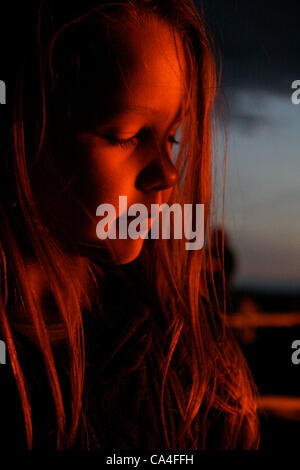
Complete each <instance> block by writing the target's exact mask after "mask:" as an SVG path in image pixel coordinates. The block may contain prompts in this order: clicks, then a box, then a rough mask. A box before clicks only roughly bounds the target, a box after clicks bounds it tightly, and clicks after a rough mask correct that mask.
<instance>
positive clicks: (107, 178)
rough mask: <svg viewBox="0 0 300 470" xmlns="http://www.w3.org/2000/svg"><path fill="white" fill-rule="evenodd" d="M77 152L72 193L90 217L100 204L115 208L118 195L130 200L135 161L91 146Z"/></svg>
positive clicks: (133, 183)
mask: <svg viewBox="0 0 300 470" xmlns="http://www.w3.org/2000/svg"><path fill="white" fill-rule="evenodd" d="M80 153H81V158H80V159H79V165H78V169H77V171H76V173H77V175H78V177H77V178H76V182H75V185H76V193H77V194H78V196H79V198H80V201H81V203H82V204H84V205H85V207H86V209H87V210H88V211H89V212H90V213H91V214H92V215H95V213H96V209H97V207H98V206H99V204H103V203H109V204H113V205H114V206H115V207H116V209H117V208H118V204H119V196H120V195H126V196H127V197H128V200H130V199H131V197H132V196H133V195H134V193H135V192H136V189H135V181H136V178H137V175H138V173H139V171H140V168H139V166H138V162H137V161H135V160H134V159H133V158H128V157H127V158H124V157H122V154H121V155H120V153H118V152H114V151H111V150H110V151H105V150H103V149H101V150H100V149H98V148H97V146H95V145H88V146H82V147H81V149H80Z"/></svg>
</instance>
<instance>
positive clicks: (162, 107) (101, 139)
mask: <svg viewBox="0 0 300 470" xmlns="http://www.w3.org/2000/svg"><path fill="white" fill-rule="evenodd" d="M152 23H153V24H151V25H150V24H147V25H145V26H143V27H136V28H131V29H130V30H129V31H127V32H126V36H124V37H123V36H122V37H118V38H116V39H115V41H116V48H117V53H118V55H119V57H120V64H121V65H120V66H121V68H122V74H123V79H122V81H120V80H119V83H118V86H116V87H115V88H112V89H109V90H107V89H105V90H103V91H102V92H100V94H101V93H102V94H103V93H104V94H105V95H106V97H105V100H106V101H108V102H109V103H110V107H109V109H108V111H107V112H106V113H105V115H101V116H100V120H99V122H98V123H96V124H95V125H93V127H92V128H90V129H85V130H84V131H79V132H77V134H76V135H75V136H73V137H74V138H73V141H71V142H69V143H68V148H67V149H64V150H63V151H67V152H68V154H71V155H73V156H74V158H73V164H72V171H73V172H74V173H75V174H76V175H77V176H76V178H75V181H74V183H73V184H72V190H73V191H75V193H76V196H77V197H78V200H79V201H80V204H79V205H77V206H76V207H75V206H73V205H70V206H68V207H67V208H66V207H63V201H61V205H62V206H61V209H60V210H63V212H64V213H65V214H69V216H68V219H69V221H71V220H72V221H73V222H72V225H71V226H70V229H71V230H72V236H73V237H76V240H77V241H78V242H79V243H83V244H84V243H86V244H89V245H90V246H91V247H93V246H100V245H103V243H105V246H107V247H108V248H109V251H110V254H111V255H112V258H113V259H114V261H115V263H117V264H124V263H128V262H130V261H132V260H134V259H135V258H136V257H137V256H138V255H139V253H140V251H141V249H142V246H143V241H144V240H143V239H141V238H140V239H137V240H132V239H130V238H128V239H126V240H119V239H116V240H105V242H103V241H100V240H99V239H98V238H97V236H96V226H97V223H98V222H99V220H100V219H99V217H98V218H97V217H96V208H97V207H98V205H99V204H103V203H109V204H113V205H114V207H115V208H116V211H118V200H119V195H126V196H127V201H128V207H129V206H130V205H131V204H134V203H142V204H144V205H145V206H146V207H147V208H149V209H150V207H151V204H161V203H163V202H168V200H169V198H170V195H171V192H172V188H173V185H174V184H175V182H176V178H177V172H176V168H175V166H174V162H173V161H172V145H173V140H172V139H174V138H175V133H176V130H177V129H178V127H179V125H180V120H181V109H182V104H183V103H182V102H183V97H184V94H183V93H184V73H185V72H184V66H185V65H184V55H183V51H182V45H181V43H180V41H179V40H177V41H176V43H177V44H175V41H174V37H173V36H172V33H171V31H170V29H169V27H168V26H167V25H166V24H164V23H163V22H161V21H159V20H156V19H153V21H152ZM177 39H178V38H177ZM177 49H178V51H177ZM178 58H179V60H178ZM108 73H110V72H108ZM117 82H118V80H117ZM98 93H99V91H98ZM107 94H109V96H108V95H107ZM99 106H101V105H99ZM74 162H76V165H77V166H76V167H74ZM149 212H150V211H149ZM117 217H118V213H117ZM149 228H150V224H149Z"/></svg>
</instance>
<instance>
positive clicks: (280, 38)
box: [198, 0, 300, 288]
mask: <svg viewBox="0 0 300 470" xmlns="http://www.w3.org/2000/svg"><path fill="white" fill-rule="evenodd" d="M198 3H199V2H198ZM204 3H205V11H206V15H207V21H208V23H209V26H210V28H211V30H212V33H213V34H214V36H215V38H216V44H217V46H218V47H219V48H220V50H221V53H222V60H223V80H222V88H223V92H224V94H225V98H226V100H227V103H228V106H229V112H228V115H227V118H226V127H227V128H228V142H229V148H228V165H227V196H226V221H227V223H226V227H227V230H228V232H229V234H230V239H231V243H232V246H233V247H234V249H235V252H236V254H237V257H238V269H237V272H236V277H235V281H236V283H237V284H248V285H250V284H251V285H255V286H266V285H268V286H270V287H273V288H274V287H279V286H281V287H286V288H299V286H300V105H298V106H296V105H293V104H292V102H291V93H292V89H291V83H292V81H294V80H296V79H300V60H299V59H300V2H297V1H292V2H286V1H283V0H281V1H269V0H260V1H258V0H252V1H245V0H226V1H224V0H206V1H205V2H204Z"/></svg>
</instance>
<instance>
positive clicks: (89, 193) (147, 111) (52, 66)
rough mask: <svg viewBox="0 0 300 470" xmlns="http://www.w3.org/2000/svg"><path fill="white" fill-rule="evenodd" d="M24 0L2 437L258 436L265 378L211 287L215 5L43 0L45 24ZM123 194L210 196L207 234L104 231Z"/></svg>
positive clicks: (11, 169) (51, 443)
mask: <svg viewBox="0 0 300 470" xmlns="http://www.w3.org/2000/svg"><path fill="white" fill-rule="evenodd" d="M26 8H29V7H28V4H26ZM14 13H15V12H12V16H13V17H14V22H13V21H12V24H14V25H15V28H14V29H13V30H10V31H9V32H10V34H11V35H12V37H14V38H15V44H16V45H17V47H16V49H15V51H14V52H13V53H11V57H12V58H11V59H10V62H9V61H8V62H7V67H8V69H9V73H10V77H9V80H8V86H7V105H6V106H7V109H8V118H9V120H8V129H7V141H5V136H4V135H2V136H1V148H2V151H1V178H2V181H1V190H2V192H3V194H2V198H1V206H0V208H1V224H0V227H1V235H0V253H1V297H0V307H1V330H2V337H3V340H4V341H5V344H6V347H7V353H8V357H9V361H8V364H7V365H6V366H4V365H3V366H1V374H2V377H1V390H2V394H3V395H2V401H1V408H2V411H1V419H2V421H1V423H2V424H1V427H2V429H3V432H4V433H5V437H4V436H2V437H3V438H2V439H1V443H2V444H3V446H4V447H10V446H11V447H13V448H14V449H16V448H24V447H27V448H28V449H31V448H34V449H35V448H42V447H46V448H57V449H70V448H73V449H75V448H82V449H137V448H144V449H158V448H160V449H164V448H165V449H206V448H220V449H234V448H237V447H240V448H245V449H250V448H256V446H257V443H258V421H257V415H256V391H255V386H254V385H253V383H252V379H251V377H250V374H249V371H248V368H247V365H246V363H245V360H244V358H243V356H242V354H241V352H240V350H239V348H238V346H237V344H236V343H235V342H234V340H233V339H232V338H231V336H230V334H229V332H228V331H227V329H226V327H225V316H224V306H223V308H221V307H220V304H219V302H218V295H217V293H216V292H215V296H214V297H215V298H210V297H209V294H208V293H209V292H210V291H211V290H210V289H208V278H210V280H211V279H212V274H210V271H211V272H212V262H211V254H210V244H211V240H210V225H211V220H212V213H211V208H210V206H211V202H213V192H212V167H213V166H212V159H211V153H212V138H213V134H212V131H211V123H212V121H211V117H212V110H213V102H214V96H215V92H216V73H215V66H214V61H213V56H212V52H211V48H210V43H209V41H208V39H207V35H206V31H205V27H204V22H203V19H202V16H199V13H198V12H197V10H196V8H195V6H194V4H193V2H192V1H191V0H120V1H114V0H111V1H106V0H98V1H94V2H92V1H89V2H87V1H86V0H85V1H82V2H75V3H73V2H72V6H71V8H70V7H69V6H68V7H66V8H64V7H63V6H62V2H56V1H42V2H41V3H40V5H39V6H38V7H37V8H35V4H34V3H33V11H32V12H31V15H30V19H31V21H32V24H31V23H30V22H28V20H26V22H23V17H22V12H20V11H18V13H19V18H20V20H19V24H17V25H16V20H15V15H14ZM28 17H29V16H28V15H27V18H28ZM7 21H8V24H10V23H9V17H7ZM10 27H11V24H10ZM9 32H8V34H9ZM18 38H19V40H18ZM179 128H180V134H181V135H180V144H179V143H178V140H177V139H178V133H179V132H178V130H179ZM119 196H127V203H128V206H130V205H132V204H135V203H140V204H144V205H145V206H146V207H147V208H148V209H149V210H150V207H151V204H162V203H168V204H169V205H172V204H173V203H180V204H181V205H183V204H185V203H189V204H192V206H193V207H195V205H196V204H204V208H205V239H206V247H205V249H204V248H203V249H201V250H186V246H185V243H186V240H185V239H184V238H183V239H175V238H174V237H172V236H171V238H170V239H163V238H161V237H160V238H158V239H152V238H151V237H150V236H149V237H148V239H147V238H145V237H140V238H137V239H132V238H129V237H128V238H120V237H117V238H116V239H109V238H107V239H103V240H101V239H99V237H98V236H97V232H96V227H97V223H98V222H99V220H101V218H100V217H98V216H97V215H96V210H97V207H98V206H99V205H100V204H106V203H107V204H112V205H113V206H114V207H116V209H118V201H119ZM118 215H123V214H118V213H117V216H118ZM171 220H172V219H171ZM147 223H148V232H149V235H150V231H151V223H153V221H152V219H148V222H147ZM221 251H222V250H221V247H220V256H221ZM207 267H208V268H209V269H207ZM207 273H208V274H207ZM3 423H5V424H3Z"/></svg>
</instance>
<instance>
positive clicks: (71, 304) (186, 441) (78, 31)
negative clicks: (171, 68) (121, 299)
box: [0, 0, 258, 449]
mask: <svg viewBox="0 0 300 470" xmlns="http://www.w3.org/2000/svg"><path fill="white" fill-rule="evenodd" d="M60 4H61V2H47V1H42V2H41V6H40V9H39V12H38V15H37V21H36V37H34V38H33V43H32V44H35V46H36V47H35V49H34V50H32V49H30V50H28V51H27V56H25V58H23V61H22V63H20V70H19V75H18V78H17V79H16V83H15V96H14V107H13V114H12V116H11V120H12V123H13V125H12V128H11V133H10V139H9V142H8V146H7V148H6V149H5V152H6V153H5V155H6V158H4V159H2V160H3V165H5V166H4V167H3V168H1V172H2V174H5V175H7V178H8V175H9V176H10V177H11V181H10V190H9V191H10V193H9V196H10V197H8V198H7V201H8V202H7V203H6V202H5V201H3V202H1V205H0V212H1V236H0V252H1V297H0V308H1V328H2V331H3V334H4V337H5V340H6V343H7V348H8V352H9V356H10V359H11V364H12V368H13V372H14V375H15V378H16V383H17V387H18V391H19V394H20V398H21V402H22V407H23V411H24V418H25V427H26V433H27V441H28V448H31V447H32V444H33V443H34V440H33V437H34V433H35V430H34V429H32V421H31V406H30V396H29V394H28V390H27V387H26V377H24V375H23V373H22V369H21V367H20V364H19V361H18V355H17V350H16V346H15V342H14V335H13V329H12V326H13V325H12V324H11V319H10V312H9V297H10V294H9V288H10V287H9V283H8V281H10V283H11V285H13V286H14V287H15V292H16V293H17V294H16V295H17V300H18V301H19V302H20V304H21V305H22V308H23V309H24V312H27V315H28V316H29V318H30V322H31V323H32V327H33V329H34V332H35V337H36V340H37V343H38V345H39V348H40V350H41V353H42V355H43V359H44V363H45V368H46V370H47V374H48V378H49V386H50V387H51V390H52V395H53V399H54V403H55V408H56V416H57V448H58V449H63V448H70V447H71V446H72V444H73V443H74V440H75V437H76V432H77V428H78V423H79V421H80V419H81V416H82V414H83V412H84V411H83V408H82V397H83V393H84V377H85V354H84V352H85V348H84V339H85V335H84V328H83V321H82V310H83V308H91V302H90V299H89V298H87V294H86V293H85V292H84V287H83V286H82V285H81V284H80V282H79V280H78V279H76V277H74V275H73V274H72V275H71V274H70V261H69V257H68V255H67V254H66V253H65V252H64V250H63V248H62V247H61V246H60V245H59V243H58V241H57V240H56V239H55V237H54V236H53V234H51V233H50V231H49V230H48V229H47V227H45V226H44V224H43V221H42V219H41V216H40V213H39V210H38V204H36V201H35V198H34V191H33V188H32V186H31V176H30V175H31V171H32V168H34V165H35V164H36V162H40V161H41V160H42V161H43V159H45V160H44V161H45V165H47V164H49V165H50V163H49V161H50V160H49V161H48V160H47V152H46V149H47V145H46V144H47V143H48V141H49V138H50V137H49V136H50V134H49V132H48V123H49V122H51V119H53V114H52V113H54V112H55V113H56V115H59V113H63V112H64V113H65V116H66V118H70V117H71V118H72V119H73V118H74V115H75V113H76V109H75V108H76V106H75V104H76V103H75V101H76V96H71V95H68V93H66V94H64V92H65V91H66V90H67V88H68V83H67V80H68V79H69V78H70V77H71V76H74V77H80V74H82V73H86V72H84V70H82V69H81V67H80V60H81V58H82V57H81V55H80V53H81V54H82V51H81V52H80V51H78V50H76V47H77V46H78V44H81V45H84V41H85V37H84V33H85V32H86V30H87V29H86V26H87V25H89V24H93V23H94V24H97V25H99V28H100V29H99V30H101V25H102V26H104V25H107V24H110V26H111V27H112V28H113V27H116V26H118V24H119V23H120V19H121V17H122V18H123V20H124V18H128V19H130V20H131V21H132V20H133V22H134V21H135V20H136V19H137V18H145V17H147V14H149V15H151V14H154V15H157V16H158V17H159V18H161V19H163V20H164V21H166V22H168V23H169V25H170V26H171V27H172V28H173V31H174V32H175V31H176V32H179V34H180V36H181V38H182V40H183V41H182V42H183V46H184V50H185V57H186V63H187V68H188V77H187V84H186V86H187V96H188V99H189V114H188V115H187V117H186V119H185V120H184V123H183V127H182V139H181V146H180V152H179V155H178V158H177V160H176V167H177V170H178V184H177V185H176V186H175V187H174V191H173V193H172V197H171V200H170V201H169V203H170V204H172V203H173V202H179V203H181V204H185V203H189V204H193V207H195V205H196V204H197V203H198V204H199V203H202V204H204V205H205V235H206V240H207V249H202V250H199V251H197V250H196V251H187V250H186V249H185V240H177V239H176V240H175V239H172V238H171V239H170V240H145V242H144V247H143V250H142V253H141V255H140V262H139V264H138V266H139V267H141V269H142V271H143V276H144V279H145V282H148V285H149V289H150V288H152V289H153V297H154V298H155V299H156V300H157V305H158V308H157V309H156V310H155V311H153V312H152V313H151V314H153V320H154V322H157V323H156V328H157V329H158V330H159V329H161V333H162V336H163V341H162V343H161V344H160V343H156V344H155V345H153V357H154V358H155V361H156V366H157V370H158V376H156V377H155V380H156V381H157V384H158V388H157V395H158V397H157V399H158V401H159V403H160V410H159V414H160V420H161V426H162V428H163V435H164V443H162V445H163V446H164V447H165V448H168V449H176V448H177V449H198V448H205V447H206V437H207V434H208V433H209V430H210V426H213V424H212V422H213V418H214V416H215V415H216V414H219V415H220V416H222V423H223V424H222V442H221V443H220V447H221V448H226V449H227V448H228V449H232V448H235V447H236V446H237V445H238V444H240V445H241V446H242V447H243V448H246V449H248V448H256V447H257V445H258V420H257V415H256V389H255V386H254V384H253V382H252V379H251V376H250V373H249V370H248V367H247V364H246V362H245V360H244V357H243V355H242V353H241V351H240V349H239V347H238V346H237V344H236V342H235V341H234V340H233V338H232V337H231V335H230V333H229V332H228V330H227V328H226V326H225V314H226V311H225V310H226V305H225V301H224V302H219V297H218V294H217V292H216V291H215V295H214V296H213V298H210V294H209V289H208V283H209V281H213V275H212V256H211V226H212V225H213V223H214V222H215V212H216V207H215V201H214V188H213V186H214V185H213V183H212V182H213V181H215V178H214V175H215V173H214V171H215V168H216V167H215V163H214V161H213V160H212V155H213V150H214V139H215V134H216V133H215V116H214V100H215V95H216V91H217V87H218V82H217V74H216V67H215V61H214V58H213V54H212V49H211V43H210V41H209V40H208V36H207V31H206V27H205V24H204V21H203V16H202V15H199V13H198V11H197V9H196V8H195V6H194V3H193V1H192V0H128V1H127V0H120V1H101V0H99V1H95V2H86V1H83V2H75V4H76V8H75V4H74V5H73V4H72V5H73V6H72V13H69V16H68V11H67V10H66V11H63V8H62V7H61V6H60ZM78 5H79V7H78ZM77 7H78V9H77ZM123 24H124V23H123ZM69 32H70V33H71V34H74V35H75V36H76V37H77V38H78V41H76V44H74V43H72V41H71V40H70V38H69V39H68V33H69ZM72 37H74V36H72ZM100 37H101V40H102V41H103V42H101V43H100V40H99V38H100ZM64 38H66V40H67V41H69V42H68V43H67V44H68V47H70V48H72V47H73V49H72V50H70V56H69V57H68V58H67V63H68V64H69V67H70V68H69V74H67V76H65V75H64V74H62V73H61V71H60V65H61V63H62V62H61V61H63V60H64V57H63V56H62V55H60V47H62V44H64ZM99 38H97V39H98V40H99V43H98V44H97V47H99V50H100V51H101V50H102V49H103V50H105V48H106V49H107V48H108V47H109V45H110V43H109V37H108V35H106V29H105V28H104V34H102V36H101V35H100V33H99ZM83 50H84V49H83ZM68 61H69V62H68ZM69 88H70V89H72V87H69ZM62 96H64V102H63V103H61V107H60V105H59V99H60V98H61V97H62ZM25 97H27V98H25ZM53 103H54V105H53ZM56 106H57V107H56ZM73 112H74V114H72V113H73ZM47 162H48V163H47ZM12 201H13V202H15V201H16V203H17V206H16V208H12V207H11V202H12ZM14 211H17V212H18V217H19V219H18V220H20V221H22V222H21V223H22V225H21V227H22V237H23V240H24V242H22V243H20V235H19V233H20V226H19V225H16V223H15V222H14ZM28 246H29V248H28ZM27 249H29V250H31V252H33V253H34V256H35V257H36V259H37V260H38V262H39V264H40V266H41V268H42V271H43V273H44V274H45V276H46V278H47V279H48V283H49V287H50V289H51V292H52V294H53V296H54V299H55V302H56V304H57V308H58V315H59V318H60V322H61V323H62V325H63V326H64V328H65V335H66V336H65V337H66V339H65V341H66V345H67V350H68V360H69V371H70V383H71V389H70V390H71V391H70V393H71V410H72V416H71V419H70V422H68V419H67V418H66V412H65V404H64V400H63V397H62V390H61V385H60V381H59V377H58V373H57V369H56V364H55V360H54V352H53V340H52V338H51V334H50V331H49V329H48V328H47V324H46V321H45V318H44V316H43V312H40V311H39V309H38V307H37V305H36V304H35V299H34V296H33V293H32V286H31V285H30V284H29V282H28V279H27V275H26V266H25V263H24V252H25V251H26V250H27ZM223 250H224V248H223ZM87 263H88V268H89V272H90V274H91V276H93V277H94V278H97V276H99V272H100V275H101V267H100V268H99V266H98V267H97V266H96V265H95V264H94V263H93V262H92V261H88V260H87ZM220 264H221V265H222V250H221V249H220ZM224 282H225V279H224ZM141 301H142V299H141ZM160 316H163V319H164V322H165V324H166V325H167V329H166V330H162V328H161V325H160V319H159V317H160ZM166 348H167V349H166ZM165 351H167V352H166V353H165ZM153 380H154V378H153ZM174 403H175V405H174ZM174 406H175V407H176V409H175V408H174ZM175 415H176V416H179V417H180V426H179V427H178V428H176V429H174V422H175V418H174V416H175ZM100 445H101V442H100Z"/></svg>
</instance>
